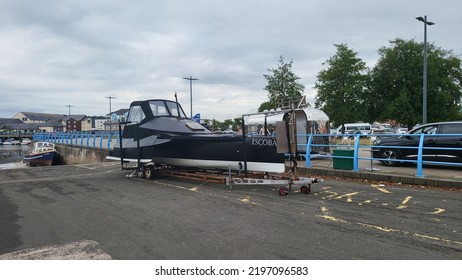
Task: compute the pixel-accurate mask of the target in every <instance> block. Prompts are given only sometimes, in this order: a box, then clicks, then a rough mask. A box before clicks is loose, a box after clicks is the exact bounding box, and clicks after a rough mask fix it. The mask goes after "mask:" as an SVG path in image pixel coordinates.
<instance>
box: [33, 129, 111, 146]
mask: <svg viewBox="0 0 462 280" xmlns="http://www.w3.org/2000/svg"><path fill="white" fill-rule="evenodd" d="M33 141H47V142H52V143H55V144H61V145H72V146H81V147H87V148H100V149H112V148H113V147H114V146H115V145H118V143H119V141H120V139H119V132H118V131H69V132H36V133H34V136H33Z"/></svg>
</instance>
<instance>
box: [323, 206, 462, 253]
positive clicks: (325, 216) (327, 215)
mask: <svg viewBox="0 0 462 280" xmlns="http://www.w3.org/2000/svg"><path fill="white" fill-rule="evenodd" d="M409 199H410V198H409ZM321 211H322V213H323V215H316V217H320V218H323V219H326V220H329V221H333V222H341V223H344V224H350V225H359V226H362V227H367V228H371V229H375V230H379V231H383V232H386V233H392V232H394V233H398V234H402V235H412V236H413V237H415V238H422V239H429V240H433V241H441V242H445V243H447V244H456V245H462V241H457V240H450V239H446V238H440V237H436V236H431V235H426V234H421V233H417V232H415V233H411V232H409V231H405V230H400V229H394V228H389V227H384V226H379V225H372V224H368V223H361V222H349V221H346V220H343V219H339V218H336V217H334V216H332V215H331V214H330V212H329V209H327V207H321Z"/></svg>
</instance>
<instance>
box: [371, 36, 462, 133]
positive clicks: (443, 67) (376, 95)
mask: <svg viewBox="0 0 462 280" xmlns="http://www.w3.org/2000/svg"><path fill="white" fill-rule="evenodd" d="M390 43H391V44H392V46H391V47H382V48H380V49H379V55H380V58H379V61H378V62H377V64H376V65H375V67H374V68H373V70H372V71H371V73H370V76H371V83H370V87H369V95H368V96H367V100H366V103H367V104H368V108H369V113H370V114H371V115H374V116H375V117H376V118H377V119H378V120H389V119H393V120H396V121H398V122H400V123H403V124H405V125H407V126H408V127H409V128H411V127H412V126H414V125H415V124H416V123H421V121H422V111H423V110H422V79H423V57H422V54H423V43H417V42H415V41H414V40H409V41H405V40H402V39H396V40H393V41H391V42H390ZM427 52H428V56H427V71H428V80H427V85H428V86H427V104H428V105H427V114H428V121H429V122H437V121H447V120H456V119H460V118H461V113H460V108H461V98H462V69H461V61H460V59H459V58H457V57H455V56H454V55H453V54H452V52H451V51H445V50H442V49H440V48H437V47H435V46H434V45H433V44H429V45H427Z"/></svg>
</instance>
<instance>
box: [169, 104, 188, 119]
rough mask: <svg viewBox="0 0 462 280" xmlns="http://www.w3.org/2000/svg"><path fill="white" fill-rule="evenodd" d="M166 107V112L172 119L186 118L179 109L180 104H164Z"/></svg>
mask: <svg viewBox="0 0 462 280" xmlns="http://www.w3.org/2000/svg"><path fill="white" fill-rule="evenodd" d="M166 103H167V106H168V110H169V111H170V113H171V114H172V116H174V117H181V118H186V114H185V113H184V111H183V109H182V108H181V106H180V104H177V103H175V102H166Z"/></svg>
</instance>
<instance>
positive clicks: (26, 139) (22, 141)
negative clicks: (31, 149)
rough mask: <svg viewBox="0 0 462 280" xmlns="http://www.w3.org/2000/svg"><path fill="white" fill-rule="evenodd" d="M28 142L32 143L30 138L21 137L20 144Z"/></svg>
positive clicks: (27, 143)
mask: <svg viewBox="0 0 462 280" xmlns="http://www.w3.org/2000/svg"><path fill="white" fill-rule="evenodd" d="M30 143H32V141H31V140H30V138H22V140H21V145H29V144H30Z"/></svg>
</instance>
